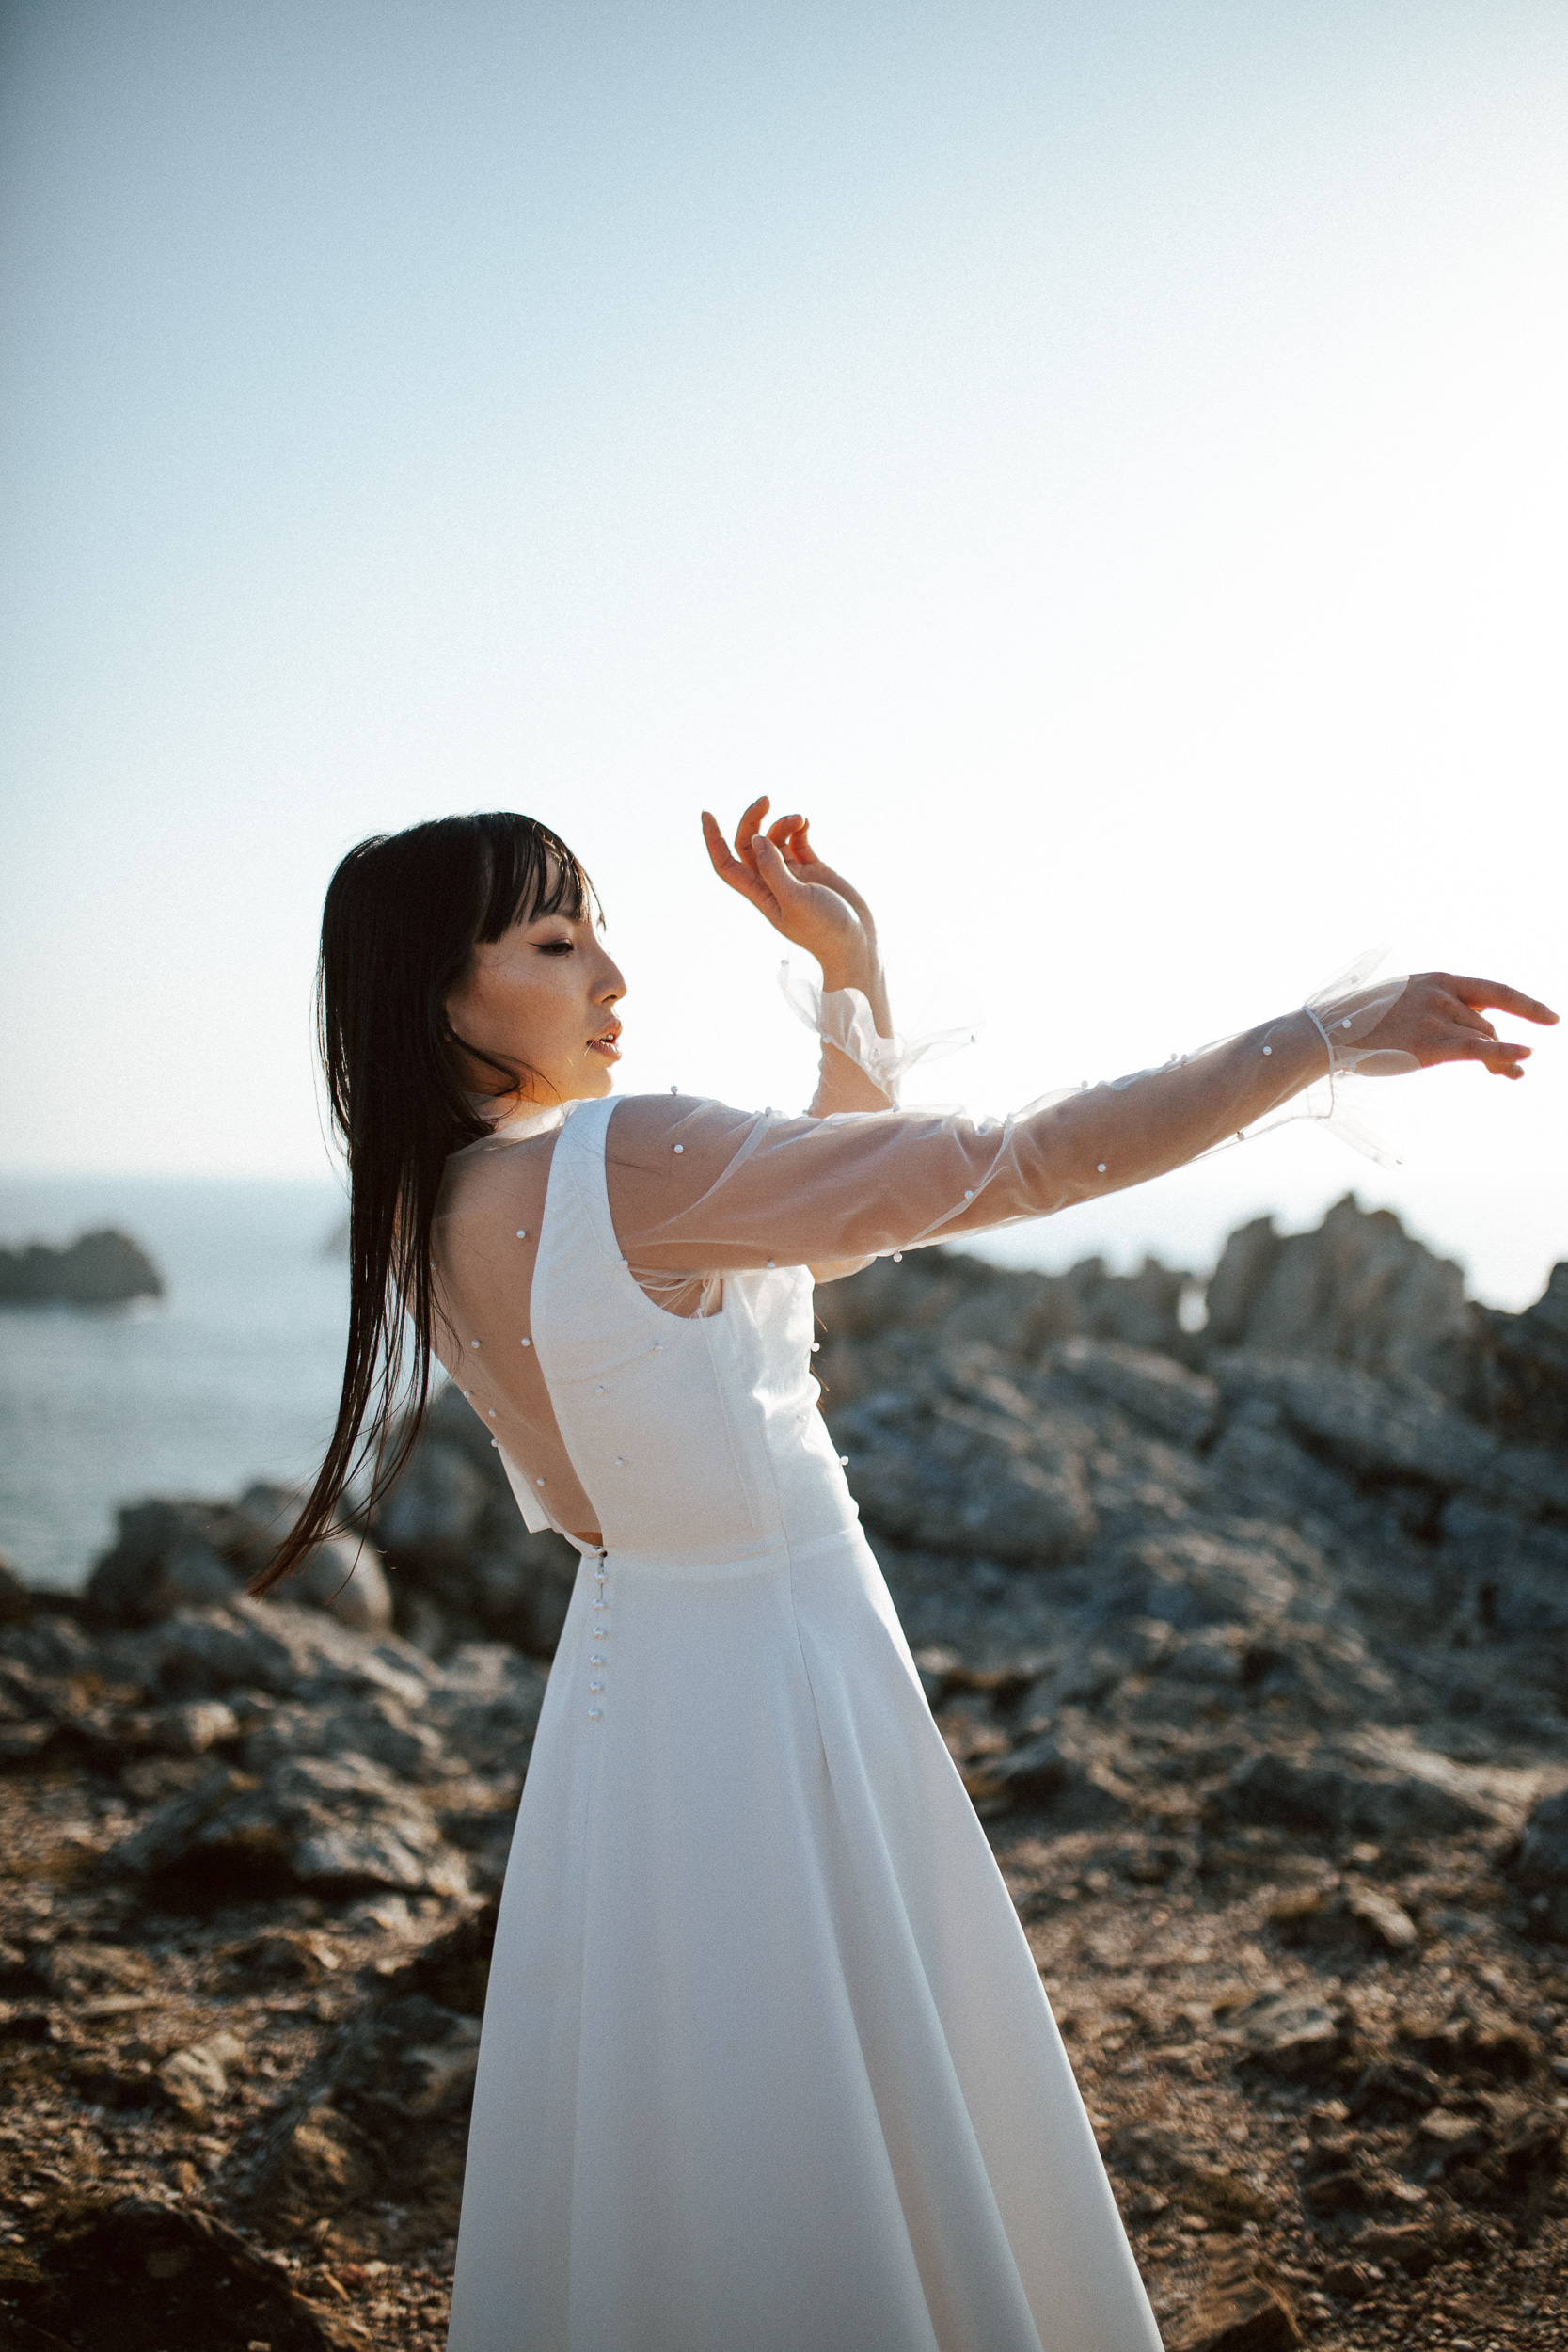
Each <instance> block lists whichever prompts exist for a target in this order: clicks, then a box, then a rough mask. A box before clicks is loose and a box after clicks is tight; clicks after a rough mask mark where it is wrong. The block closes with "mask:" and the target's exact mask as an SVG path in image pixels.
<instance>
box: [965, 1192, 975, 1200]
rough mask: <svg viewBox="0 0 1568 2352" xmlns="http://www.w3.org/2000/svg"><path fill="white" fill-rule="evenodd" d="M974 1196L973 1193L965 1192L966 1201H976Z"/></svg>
mask: <svg viewBox="0 0 1568 2352" xmlns="http://www.w3.org/2000/svg"><path fill="white" fill-rule="evenodd" d="M964 1199H965V1200H974V1194H973V1193H972V1192H967V1191H966V1192H965V1194H964Z"/></svg>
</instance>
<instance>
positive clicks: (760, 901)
mask: <svg viewBox="0 0 1568 2352" xmlns="http://www.w3.org/2000/svg"><path fill="white" fill-rule="evenodd" d="M703 838H704V840H705V842H706V844H707V853H708V856H709V858H710V859H711V860H712V864H713V870H714V872H715V873H716V874H717V875H718V877H719V879H720V881H721V882H728V883H729V886H730V888H731V889H732V890H738V891H739V893H740V895H741V897H742V898H750V900H751V901H752V905H753V906H755V907H760V908H761V909H762V911H763V913H764V914H767V915H768V916H769V917H770V916H771V915H772V914H773V911H774V899H773V894H772V892H771V891H770V890H769V889H768V886H767V884H766V883H765V882H763V881H762V879H761V877H760V876H759V875H758V873H757V870H756V867H755V866H754V865H748V864H746V863H744V862H743V861H742V860H741V859H740V858H737V857H735V856H733V855H732V854H731V851H730V845H729V843H728V842H727V841H726V840H725V838H724V836H723V834H721V831H720V830H719V821H718V819H717V818H715V817H713V816H711V815H710V814H709V812H708V811H707V810H706V809H704V811H703Z"/></svg>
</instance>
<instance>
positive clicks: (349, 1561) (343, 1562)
mask: <svg viewBox="0 0 1568 2352" xmlns="http://www.w3.org/2000/svg"><path fill="white" fill-rule="evenodd" d="M237 1507H238V1509H239V1510H240V1512H241V1513H242V1514H243V1515H244V1517H245V1518H246V1519H247V1520H248V1521H249V1522H250V1529H249V1532H248V1533H247V1534H246V1535H245V1538H244V1539H243V1541H242V1543H241V1544H240V1545H239V1546H238V1547H237V1548H236V1550H235V1553H234V1565H235V1566H236V1567H237V1568H238V1569H239V1570H240V1572H241V1574H242V1576H243V1578H244V1580H245V1581H246V1582H248V1581H249V1580H250V1579H251V1578H252V1577H253V1576H256V1575H258V1574H259V1573H260V1572H261V1570H262V1569H263V1568H265V1567H266V1566H267V1565H269V1564H270V1562H271V1560H272V1558H273V1555H274V1553H275V1552H276V1551H277V1549H278V1547H279V1545H280V1544H281V1543H282V1542H283V1541H284V1539H285V1537H286V1536H288V1535H289V1534H291V1533H292V1532H293V1528H294V1526H295V1525H296V1523H297V1521H298V1518H299V1514H300V1511H301V1509H302V1507H303V1498H302V1497H301V1496H299V1495H297V1494H293V1493H292V1492H291V1491H290V1489H289V1488H288V1487H287V1486H268V1485H265V1484H258V1485H256V1486H247V1487H246V1488H245V1493H244V1494H243V1495H242V1496H241V1497H240V1500H239V1503H238V1506H237ZM273 1589H274V1592H275V1593H276V1595H277V1598H278V1599H280V1600H285V1601H293V1603H294V1604H295V1605H296V1607H304V1608H309V1609H325V1610H326V1611H327V1612H328V1613H329V1614H330V1615H332V1616H334V1617H336V1618H337V1620H338V1622H339V1624H340V1625H346V1626H349V1627H351V1628H352V1629H353V1630H354V1631H355V1632H356V1633H385V1632H387V1631H388V1629H390V1626H391V1623H392V1596H391V1590H390V1587H389V1586H388V1582H387V1577H386V1572H385V1570H384V1569H383V1567H382V1565H381V1555H380V1553H379V1552H378V1551H377V1549H376V1548H375V1546H374V1544H372V1542H371V1540H370V1538H369V1536H368V1535H363V1534H357V1535H351V1534H337V1535H328V1536H326V1537H325V1540H324V1541H323V1542H321V1543H320V1544H318V1545H317V1547H316V1549H315V1550H314V1551H313V1552H312V1553H311V1554H310V1556H309V1559H308V1560H307V1561H306V1563H305V1565H304V1566H303V1567H299V1568H296V1569H294V1571H293V1574H292V1575H291V1576H289V1577H288V1578H287V1579H286V1580H285V1581H284V1582H283V1583H282V1584H279V1585H276V1586H274V1588H273Z"/></svg>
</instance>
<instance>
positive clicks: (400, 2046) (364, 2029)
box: [331, 1993, 479, 2122]
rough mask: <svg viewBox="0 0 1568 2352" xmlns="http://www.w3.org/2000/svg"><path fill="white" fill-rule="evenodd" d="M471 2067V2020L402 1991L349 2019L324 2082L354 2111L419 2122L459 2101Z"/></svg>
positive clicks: (466, 2094)
mask: <svg viewBox="0 0 1568 2352" xmlns="http://www.w3.org/2000/svg"><path fill="white" fill-rule="evenodd" d="M478 2065H479V2021H478V2019H477V2018H475V2017H466V2016H461V2015H459V2014H458V2013H457V2012H456V2011H454V2010H448V2009H443V2008H442V2007H441V2006H440V2005H439V2003H438V2002H436V2001H433V2000H431V1999H430V1998H429V1997H428V1995H427V1994H422V1993H410V1994H405V1995H404V1997H403V1998H402V1999H399V2000H392V2001H388V2003H387V2004H386V2005H385V2006H384V2007H383V2008H380V2009H373V2010H370V2011H369V2012H368V2013H367V2014H365V2015H364V2016H362V2017H360V2018H358V2019H356V2022H355V2024H354V2025H353V2026H350V2028H349V2029H348V2031H347V2032H346V2034H345V2035H344V2036H343V2039H342V2042H341V2044H340V2046H339V2048H338V2051H337V2053H336V2055H335V2057H334V2058H333V2061H332V2067H331V2081H332V2086H333V2090H334V2092H335V2093H336V2095H337V2096H338V2097H340V2098H341V2099H344V2100H346V2101H347V2102H348V2103H349V2104H350V2105H351V2106H353V2107H355V2109H356V2111H357V2112H359V2113H361V2114H367V2113H368V2114H370V2115H372V2116H378V2117H380V2118H381V2119H382V2120H383V2121H386V2120H388V2119H401V2120H403V2121H406V2122H424V2121H425V2120H427V2119H428V2118H430V2117H432V2116H437V2115H450V2114H452V2113H454V2112H455V2111H456V2110H458V2109H460V2108H462V2107H463V2106H466V2105H467V2101H468V2100H469V2098H470V2097H471V2096H472V2093H473V2087H474V2074H475V2072H476V2070H477V2068H478Z"/></svg>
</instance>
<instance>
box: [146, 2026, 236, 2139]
mask: <svg viewBox="0 0 1568 2352" xmlns="http://www.w3.org/2000/svg"><path fill="white" fill-rule="evenodd" d="M244 2061H245V2044H244V2042H241V2041H240V2040H239V2038H238V2036H237V2035H234V2034H231V2033H222V2032H219V2033H214V2034H208V2035H207V2036H206V2037H205V2039H204V2040H202V2041H200V2042H187V2043H186V2044H185V2046H184V2047H183V2048H182V2049H179V2050H171V2051H170V2052H169V2054H168V2056H167V2057H166V2058H165V2059H164V2060H163V2061H162V2063H161V2064H160V2065H159V2066H158V2067H157V2069H156V2070H155V2071H156V2074H157V2081H158V2088H159V2090H161V2091H162V2092H163V2094H164V2097H165V2099H166V2101H167V2102H168V2104H169V2106H171V2107H174V2108H175V2109H176V2110H177V2111H178V2112H179V2113H180V2114H181V2115H182V2116H183V2117H184V2119H185V2121H186V2122H187V2123H205V2122H206V2121H207V2118H208V2115H209V2113H210V2111H211V2109H212V2108H213V2106H214V2105H215V2104H216V2103H217V2102H218V2101H219V2100H220V2099H222V2097H223V2096H224V2094H225V2092H226V2091H227V2090H228V2089H229V2076H228V2072H227V2070H228V2069H229V2068H230V2067H231V2066H240V2065H243V2063H244Z"/></svg>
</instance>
